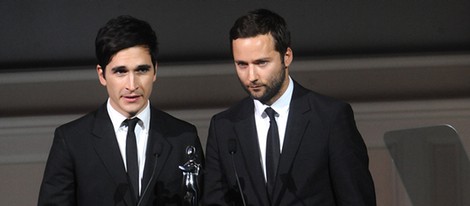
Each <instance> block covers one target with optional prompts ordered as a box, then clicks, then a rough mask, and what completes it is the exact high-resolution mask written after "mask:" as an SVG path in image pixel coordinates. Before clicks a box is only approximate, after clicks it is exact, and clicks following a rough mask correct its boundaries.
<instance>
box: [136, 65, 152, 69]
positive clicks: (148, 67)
mask: <svg viewBox="0 0 470 206" xmlns="http://www.w3.org/2000/svg"><path fill="white" fill-rule="evenodd" d="M150 68H151V66H150V65H148V64H142V65H139V66H137V69H150Z"/></svg>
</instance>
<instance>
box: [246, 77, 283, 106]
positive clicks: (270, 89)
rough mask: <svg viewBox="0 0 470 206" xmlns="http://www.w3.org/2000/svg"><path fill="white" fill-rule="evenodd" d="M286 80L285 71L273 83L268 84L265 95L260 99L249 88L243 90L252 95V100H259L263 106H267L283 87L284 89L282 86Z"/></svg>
mask: <svg viewBox="0 0 470 206" xmlns="http://www.w3.org/2000/svg"><path fill="white" fill-rule="evenodd" d="M285 78H286V72H285V69H284V70H282V72H281V73H280V75H279V76H275V77H274V79H273V80H272V82H268V84H267V85H266V91H265V93H264V94H263V95H261V96H260V97H255V96H253V95H252V94H251V93H250V91H249V90H248V88H246V87H245V86H243V89H245V91H246V92H247V93H248V94H250V97H251V98H253V99H256V100H258V101H260V102H261V103H263V104H267V103H268V102H270V100H272V99H273V98H274V96H276V95H277V94H279V91H280V90H281V87H282V84H283V83H284V79H285Z"/></svg>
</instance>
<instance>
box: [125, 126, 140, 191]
mask: <svg viewBox="0 0 470 206" xmlns="http://www.w3.org/2000/svg"><path fill="white" fill-rule="evenodd" d="M138 121H139V118H134V119H127V120H126V121H125V122H126V124H127V139H126V162H127V176H128V177H129V183H130V184H131V188H132V189H131V191H132V192H133V193H134V196H135V198H136V200H137V199H139V164H138V163H137V161H138V159H137V141H136V137H135V132H134V129H135V125H136V124H137V122H138Z"/></svg>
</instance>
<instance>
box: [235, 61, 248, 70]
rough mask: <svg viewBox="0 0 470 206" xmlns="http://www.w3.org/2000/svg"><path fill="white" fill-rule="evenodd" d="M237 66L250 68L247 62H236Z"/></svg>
mask: <svg viewBox="0 0 470 206" xmlns="http://www.w3.org/2000/svg"><path fill="white" fill-rule="evenodd" d="M235 64H236V65H237V67H238V68H241V69H243V68H246V67H248V64H247V63H246V62H235Z"/></svg>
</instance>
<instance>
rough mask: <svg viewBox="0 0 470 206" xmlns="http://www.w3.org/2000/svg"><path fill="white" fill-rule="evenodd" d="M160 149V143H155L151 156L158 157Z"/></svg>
mask: <svg viewBox="0 0 470 206" xmlns="http://www.w3.org/2000/svg"><path fill="white" fill-rule="evenodd" d="M162 150H163V148H162V145H161V144H156V145H155V149H154V150H153V151H154V153H153V156H155V157H159V156H160V154H161V153H162Z"/></svg>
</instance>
